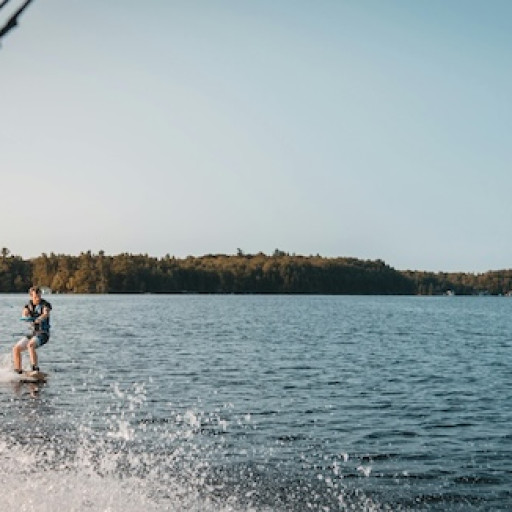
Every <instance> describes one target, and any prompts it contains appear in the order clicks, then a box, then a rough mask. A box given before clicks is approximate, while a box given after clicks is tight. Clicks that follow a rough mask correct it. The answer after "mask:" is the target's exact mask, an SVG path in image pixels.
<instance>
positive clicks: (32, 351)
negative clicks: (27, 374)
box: [28, 336, 39, 370]
mask: <svg viewBox="0 0 512 512" xmlns="http://www.w3.org/2000/svg"><path fill="white" fill-rule="evenodd" d="M38 346H39V342H38V340H37V336H34V337H33V338H31V340H30V341H29V342H28V353H29V356H30V364H31V365H32V370H35V369H37V368H38V366H37V352H36V348H37V347H38Z"/></svg>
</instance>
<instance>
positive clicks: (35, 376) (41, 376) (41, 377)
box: [19, 371, 48, 382]
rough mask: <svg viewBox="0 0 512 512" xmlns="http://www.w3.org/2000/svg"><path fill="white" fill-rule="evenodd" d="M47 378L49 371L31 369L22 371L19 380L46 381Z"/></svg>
mask: <svg viewBox="0 0 512 512" xmlns="http://www.w3.org/2000/svg"><path fill="white" fill-rule="evenodd" d="M47 378H48V374H47V373H44V372H39V371H30V372H23V373H21V374H20V379H19V382H46V379H47Z"/></svg>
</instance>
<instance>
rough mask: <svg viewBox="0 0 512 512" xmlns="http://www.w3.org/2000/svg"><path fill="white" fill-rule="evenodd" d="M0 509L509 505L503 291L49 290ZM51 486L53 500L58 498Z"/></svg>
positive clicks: (8, 438)
mask: <svg viewBox="0 0 512 512" xmlns="http://www.w3.org/2000/svg"><path fill="white" fill-rule="evenodd" d="M47 299H49V300H50V301H51V302H52V304H53V306H54V309H53V315H52V323H53V334H52V339H51V341H50V343H49V344H48V345H47V346H45V347H44V348H42V349H41V350H40V362H41V367H42V369H44V370H46V371H48V372H50V374H51V377H50V380H49V382H48V383H47V384H46V385H43V386H40V387H35V386H29V385H26V384H23V385H20V384H16V383H13V382H9V380H10V379H9V375H10V374H9V372H8V367H9V365H10V356H9V353H10V347H11V345H12V343H13V342H14V341H15V340H16V338H17V337H19V334H21V333H22V331H23V326H20V325H19V324H20V323H21V322H19V320H18V318H19V313H20V310H21V307H22V305H23V303H24V300H25V297H23V296H21V295H3V296H0V335H1V337H2V338H1V339H2V346H3V349H2V355H3V364H2V366H3V369H2V370H1V371H0V380H2V381H3V382H2V383H0V400H1V402H2V407H1V409H0V497H1V499H2V510H6V511H10V510H13V511H14V510H26V511H32V510H33V511H35V510H37V511H45V510H48V511H55V510H66V511H72V510H76V511H82V510H84V511H87V510H91V511H97V510H103V511H118V510H119V511H128V512H131V511H139V510H176V511H178V510H180V511H192V510H194V511H195V510H197V511H199V510H201V511H204V510H212V511H217V510H221V511H224V510H226V511H249V510H254V511H269V510H272V511H310V510H317V511H323V512H325V511H333V510H376V511H380V510H414V511H423V510H425V511H427V510H428V511H433V510H436V511H437V510H439V511H441V510H442V511H454V510H457V511H458V510H460V511H484V510H511V509H512V492H511V486H510V483H511V481H512V434H511V424H512V377H511V371H510V368H511V362H512V356H511V349H512V315H511V313H512V300H511V299H508V298H504V297H496V298H491V297H431V298H428V297H331V296H328V297H321V296H320V297H319V296H313V297H310V296H197V295H183V296H155V295H144V296H133V295H132V296H130V295H128V296H49V297H47ZM64 504H65V505H64Z"/></svg>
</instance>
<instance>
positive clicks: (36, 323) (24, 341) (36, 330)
mask: <svg viewBox="0 0 512 512" xmlns="http://www.w3.org/2000/svg"><path fill="white" fill-rule="evenodd" d="M28 292H29V295H30V301H29V302H28V304H26V305H25V307H24V308H23V312H22V316H23V318H26V319H29V321H30V322H32V333H31V335H30V336H24V337H23V338H21V340H20V341H18V343H16V345H14V347H13V349H12V353H13V360H14V371H15V372H16V373H22V366H21V362H22V361H21V353H22V352H23V351H25V350H28V353H29V356H30V363H31V365H32V371H39V366H38V363H37V352H36V349H38V348H39V347H42V346H43V345H44V344H45V343H48V340H49V339H50V311H51V309H52V306H51V304H50V303H49V302H47V301H46V300H44V299H42V298H41V290H40V289H39V288H38V287H36V286H33V287H32V288H30V290H29V291H28Z"/></svg>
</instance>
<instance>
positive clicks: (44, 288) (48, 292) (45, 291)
mask: <svg viewBox="0 0 512 512" xmlns="http://www.w3.org/2000/svg"><path fill="white" fill-rule="evenodd" d="M41 293H42V294H43V295H51V294H52V293H53V291H52V289H51V288H50V287H49V286H41Z"/></svg>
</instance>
